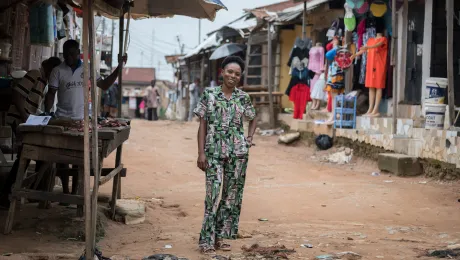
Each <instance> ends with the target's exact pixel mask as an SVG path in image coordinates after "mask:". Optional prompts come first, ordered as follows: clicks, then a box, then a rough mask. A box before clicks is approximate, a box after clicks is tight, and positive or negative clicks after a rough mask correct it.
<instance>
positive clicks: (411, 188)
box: [0, 121, 460, 259]
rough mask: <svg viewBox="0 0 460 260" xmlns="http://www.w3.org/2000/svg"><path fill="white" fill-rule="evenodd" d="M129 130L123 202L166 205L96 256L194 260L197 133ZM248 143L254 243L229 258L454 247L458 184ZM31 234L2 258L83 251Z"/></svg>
mask: <svg viewBox="0 0 460 260" xmlns="http://www.w3.org/2000/svg"><path fill="white" fill-rule="evenodd" d="M132 127H133V129H132V134H131V137H130V140H129V142H128V143H126V145H125V146H124V150H123V158H124V165H125V167H127V168H128V177H127V178H124V179H123V191H122V197H123V198H138V199H142V200H145V201H151V199H152V198H156V199H161V200H163V201H164V204H163V205H159V203H157V202H148V204H147V205H148V210H147V220H146V222H145V223H143V224H140V225H135V226H126V225H123V224H120V223H114V222H109V225H108V228H107V230H106V232H107V233H106V237H105V239H104V240H103V241H101V242H100V243H99V247H100V248H101V250H102V251H103V252H104V255H106V256H111V255H125V256H129V257H131V259H140V258H142V257H144V256H148V255H153V254H156V253H171V254H175V255H178V256H182V257H187V258H189V259H201V257H200V254H199V253H198V251H197V239H198V233H199V231H200V227H201V221H202V217H203V206H204V204H203V200H204V176H203V173H202V172H200V171H199V170H198V169H197V168H196V166H195V165H196V163H195V161H196V157H197V148H196V146H197V145H196V131H197V124H196V123H176V122H168V121H162V122H146V121H134V122H133V123H132ZM255 143H256V144H257V146H256V147H254V148H252V150H251V155H250V163H249V169H248V179H247V183H246V188H245V194H244V202H243V211H242V216H241V231H242V232H244V233H248V234H251V235H252V238H247V239H241V240H237V241H232V242H231V244H232V245H233V248H234V251H235V252H239V251H241V250H240V248H241V246H243V245H252V244H253V243H260V244H262V245H269V244H275V243H278V242H279V243H281V244H284V245H286V246H287V247H289V248H294V249H295V250H296V254H294V255H293V256H292V258H293V259H313V258H314V257H315V256H318V255H323V254H327V253H337V252H343V251H353V252H356V253H359V254H361V255H362V256H363V258H364V259H381V258H384V259H415V258H416V257H417V256H418V255H419V254H421V253H422V252H423V250H426V249H433V248H445V247H446V246H447V245H448V244H458V243H460V220H459V214H460V209H459V207H460V203H459V202H457V199H458V198H460V194H459V191H460V189H459V188H460V184H459V183H437V182H434V181H430V180H428V183H426V184H423V182H422V183H419V182H421V181H425V180H424V179H421V178H410V179H403V178H397V177H391V176H388V175H380V176H371V173H372V172H373V171H377V169H376V166H375V164H373V163H371V162H365V161H361V160H357V161H355V162H354V163H353V164H351V165H347V166H336V165H328V164H324V163H321V162H319V160H318V159H317V158H318V157H319V155H318V154H316V155H315V151H314V149H313V148H308V147H306V146H304V145H297V146H296V147H286V146H281V145H278V144H277V142H276V137H256V138H255ZM108 165H109V164H108ZM108 165H107V166H108ZM390 180H391V181H392V182H389V181H390ZM110 187H111V185H107V186H104V187H103V188H102V192H103V193H107V194H109V192H110ZM56 207H57V206H56ZM0 214H2V215H5V213H3V212H1V213H0ZM41 214H45V215H46V213H43V212H42V213H41ZM46 218H47V216H44V217H42V218H41V220H40V221H46ZM259 218H266V219H268V221H267V222H260V221H258V219H259ZM1 219H2V220H3V218H1ZM19 221H20V220H19ZM0 227H3V224H0ZM33 231H34V230H33V229H27V230H26V229H23V230H19V231H17V232H15V233H14V234H13V235H10V236H9V237H6V236H3V235H0V241H1V242H0V255H1V253H2V252H15V253H16V252H47V251H48V252H63V253H79V252H80V251H81V250H82V248H83V247H82V246H81V243H76V242H74V241H65V240H64V241H63V240H62V239H57V238H56V237H52V236H49V235H48V236H47V235H46V234H43V233H41V234H39V235H37V234H36V233H37V232H33ZM26 234H33V236H32V238H26V237H24V236H25V235H26ZM301 244H312V245H313V248H312V249H308V248H301V247H300V245H301ZM165 245H171V246H172V249H165V248H164V247H165Z"/></svg>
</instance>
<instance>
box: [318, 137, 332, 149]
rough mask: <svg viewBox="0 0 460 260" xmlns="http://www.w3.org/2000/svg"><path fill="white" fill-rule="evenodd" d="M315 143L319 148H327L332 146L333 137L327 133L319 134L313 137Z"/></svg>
mask: <svg viewBox="0 0 460 260" xmlns="http://www.w3.org/2000/svg"><path fill="white" fill-rule="evenodd" d="M315 144H316V147H318V149H319V150H323V151H324V150H328V149H330V148H331V147H332V145H333V139H332V137H330V136H328V135H319V136H318V137H316V139H315Z"/></svg>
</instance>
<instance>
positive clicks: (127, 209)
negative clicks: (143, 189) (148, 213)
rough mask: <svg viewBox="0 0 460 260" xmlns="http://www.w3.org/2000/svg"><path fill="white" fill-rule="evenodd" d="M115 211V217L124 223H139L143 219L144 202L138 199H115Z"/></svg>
mask: <svg viewBox="0 0 460 260" xmlns="http://www.w3.org/2000/svg"><path fill="white" fill-rule="evenodd" d="M115 213H116V215H117V216H118V218H117V217H116V219H119V218H120V217H121V219H123V221H124V223H125V224H126V225H135V224H140V223H143V222H144V221H145V203H144V202H143V201H139V200H127V199H119V200H117V205H116V206H115Z"/></svg>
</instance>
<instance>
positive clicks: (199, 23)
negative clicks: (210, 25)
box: [198, 19, 201, 44]
mask: <svg viewBox="0 0 460 260" xmlns="http://www.w3.org/2000/svg"><path fill="white" fill-rule="evenodd" d="M200 43H201V19H198V44H200Z"/></svg>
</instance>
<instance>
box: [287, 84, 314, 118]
mask: <svg viewBox="0 0 460 260" xmlns="http://www.w3.org/2000/svg"><path fill="white" fill-rule="evenodd" d="M289 100H290V101H292V102H294V115H293V117H294V119H303V114H304V113H305V108H306V106H307V102H309V101H311V98H310V88H309V87H308V85H306V84H303V83H299V84H297V85H295V86H294V87H292V89H291V95H290V96H289Z"/></svg>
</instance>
